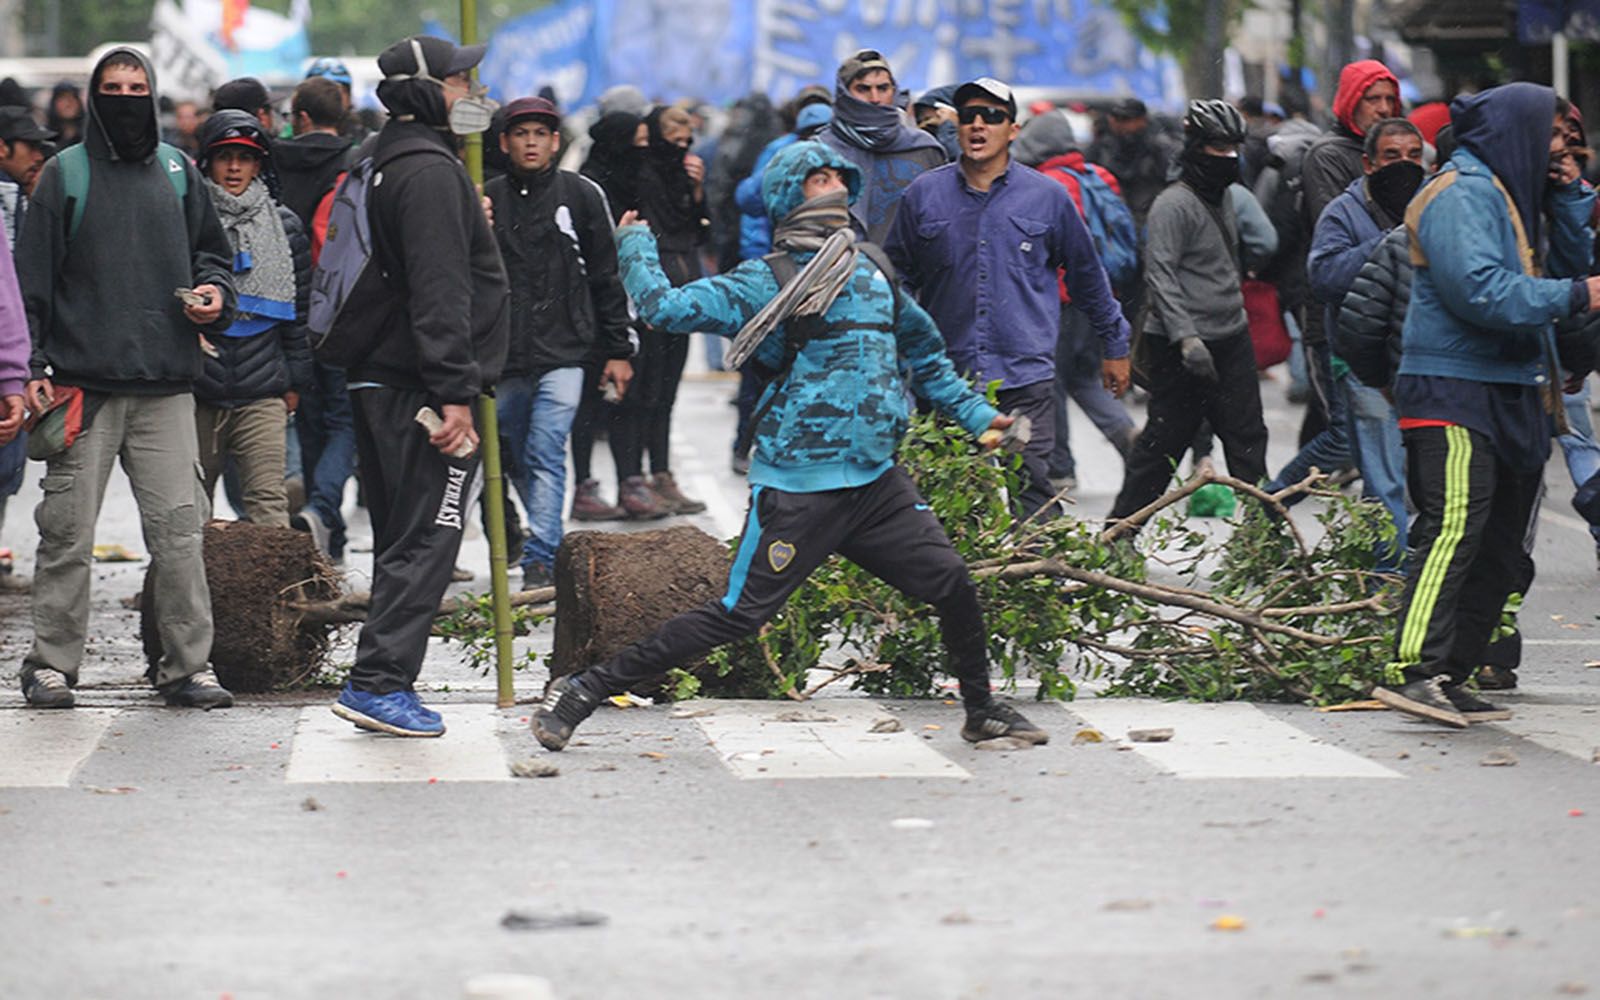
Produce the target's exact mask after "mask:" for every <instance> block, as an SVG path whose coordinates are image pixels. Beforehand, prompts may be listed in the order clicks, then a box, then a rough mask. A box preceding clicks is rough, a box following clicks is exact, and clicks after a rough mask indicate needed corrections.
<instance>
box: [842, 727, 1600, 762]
mask: <svg viewBox="0 0 1600 1000" xmlns="http://www.w3.org/2000/svg"><path fill="white" fill-rule="evenodd" d="M905 728H906V727H905V726H902V725H901V724H900V720H899V719H879V720H878V721H877V722H874V723H873V724H872V728H871V729H868V730H867V732H869V733H898V732H901V731H903V730H904V729H905ZM1595 753H1597V754H1600V750H1596V751H1595Z"/></svg>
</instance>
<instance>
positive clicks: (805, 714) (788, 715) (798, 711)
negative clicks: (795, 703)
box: [772, 708, 839, 722]
mask: <svg viewBox="0 0 1600 1000" xmlns="http://www.w3.org/2000/svg"><path fill="white" fill-rule="evenodd" d="M772 721H773V722H838V721H839V720H838V719H835V718H834V717H833V716H831V715H827V714H825V713H823V712H817V711H813V710H810V709H804V708H791V709H789V710H788V711H787V712H779V713H778V714H777V715H774V716H773V717H772Z"/></svg>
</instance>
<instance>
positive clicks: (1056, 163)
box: [1034, 150, 1122, 302]
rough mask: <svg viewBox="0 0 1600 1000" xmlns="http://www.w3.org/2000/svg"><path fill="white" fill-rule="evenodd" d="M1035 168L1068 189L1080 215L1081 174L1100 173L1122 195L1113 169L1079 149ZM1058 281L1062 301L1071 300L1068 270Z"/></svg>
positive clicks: (1110, 186) (1081, 196)
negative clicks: (1089, 159)
mask: <svg viewBox="0 0 1600 1000" xmlns="http://www.w3.org/2000/svg"><path fill="white" fill-rule="evenodd" d="M1034 169H1035V170H1037V171H1039V172H1040V173H1041V174H1044V175H1045V176H1046V177H1048V178H1050V179H1051V180H1053V181H1056V182H1058V183H1059V184H1060V185H1061V186H1062V187H1064V188H1066V189H1067V193H1068V194H1070V195H1072V203H1073V204H1074V205H1076V206H1078V214H1079V215H1082V214H1083V187H1082V186H1081V182H1080V181H1079V180H1078V175H1079V174H1086V173H1088V172H1089V171H1090V170H1093V171H1094V172H1095V173H1097V174H1099V175H1100V179H1101V180H1103V181H1105V182H1106V186H1108V187H1109V188H1111V190H1113V191H1115V192H1116V193H1117V197H1118V198H1120V197H1122V185H1121V184H1119V183H1117V178H1116V177H1115V176H1114V175H1113V174H1112V173H1111V171H1109V170H1107V169H1106V168H1105V167H1102V166H1101V165H1100V164H1098V163H1090V162H1089V161H1088V160H1085V159H1084V158H1083V154H1082V153H1080V152H1078V151H1077V150H1073V151H1072V152H1070V153H1062V154H1061V155H1060V156H1052V157H1050V159H1048V160H1046V161H1044V162H1043V163H1041V164H1039V165H1038V166H1037V167H1035V168H1034ZM1086 221H1087V220H1086ZM1057 281H1058V283H1059V284H1060V286H1061V301H1062V302H1071V301H1072V297H1071V296H1069V295H1068V294H1067V272H1066V271H1064V270H1063V271H1062V272H1061V273H1060V274H1059V275H1058V276H1057Z"/></svg>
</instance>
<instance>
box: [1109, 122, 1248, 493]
mask: <svg viewBox="0 0 1600 1000" xmlns="http://www.w3.org/2000/svg"><path fill="white" fill-rule="evenodd" d="M1183 128H1184V147H1183V153H1182V154H1181V155H1180V156H1179V159H1178V163H1179V165H1180V167H1181V170H1182V172H1181V175H1180V178H1179V180H1178V181H1176V182H1175V183H1173V184H1172V185H1170V186H1168V188H1167V189H1166V190H1165V191H1163V192H1161V194H1160V195H1158V196H1157V197H1156V200H1155V203H1154V204H1153V205H1151V206H1150V215H1149V218H1148V220H1147V226H1148V230H1147V234H1146V240H1145V292H1146V297H1147V299H1148V313H1147V315H1146V317H1145V324H1144V338H1145V343H1144V349H1143V350H1142V351H1141V352H1139V354H1138V355H1136V361H1135V363H1136V364H1137V365H1139V366H1140V367H1142V368H1143V374H1144V376H1145V377H1146V379H1147V380H1148V383H1149V389H1150V408H1149V419H1148V421H1147V422H1146V424H1145V429H1144V432H1143V433H1141V434H1140V435H1139V441H1138V443H1137V444H1136V445H1135V446H1134V449H1133V452H1132V454H1130V455H1129V456H1128V465H1127V471H1126V473H1125V475H1124V478H1123V481H1122V492H1121V493H1119V494H1118V495H1117V502H1116V504H1115V505H1114V506H1113V507H1112V509H1111V516H1112V517H1113V518H1121V517H1127V516H1128V515H1129V514H1132V513H1133V512H1134V511H1137V510H1138V509H1139V508H1141V507H1143V506H1145V505H1146V504H1148V503H1149V502H1150V501H1152V500H1154V499H1155V498H1156V497H1158V496H1160V495H1161V492H1162V489H1163V487H1164V486H1165V485H1166V483H1167V481H1168V480H1169V479H1170V478H1171V476H1172V470H1173V467H1174V466H1175V464H1176V463H1177V461H1178V460H1179V459H1180V458H1182V457H1183V453H1184V451H1185V450H1186V449H1187V448H1188V447H1189V445H1190V444H1191V443H1192V442H1193V440H1194V437H1195V431H1196V429H1197V427H1198V426H1199V423H1200V421H1201V420H1202V419H1206V420H1209V421H1210V422H1211V427H1212V430H1213V431H1214V433H1215V434H1216V435H1217V437H1219V438H1221V439H1222V447H1223V452H1224V454H1225V455H1226V456H1227V460H1228V472H1229V473H1231V474H1232V475H1234V476H1236V477H1237V478H1239V479H1243V480H1245V481H1246V482H1257V481H1259V480H1260V479H1261V478H1262V477H1264V476H1265V475H1266V471H1267V470H1266V451H1267V427H1266V424H1265V423H1264V422H1263V421H1262V416H1261V392H1260V389H1259V388H1258V386H1257V382H1256V363H1255V350H1254V348H1253V347H1252V346H1251V343H1250V332H1249V326H1248V323H1247V322H1246V320H1245V312H1244V295H1243V293H1242V292H1241V291H1240V272H1241V262H1240V260H1239V238H1238V219H1237V217H1236V215H1235V212H1234V209H1233V202H1232V200H1231V198H1230V196H1229V194H1228V189H1229V187H1230V186H1231V185H1232V184H1233V183H1234V182H1236V181H1237V180H1238V179H1239V145H1240V143H1242V142H1243V141H1244V137H1245V124H1244V116H1243V115H1241V114H1240V113H1239V111H1238V109H1236V108H1234V107H1233V106H1232V105H1231V104H1228V103H1227V102H1226V101H1218V100H1209V101H1191V102H1189V109H1188V112H1187V113H1186V114H1185V115H1184V119H1183Z"/></svg>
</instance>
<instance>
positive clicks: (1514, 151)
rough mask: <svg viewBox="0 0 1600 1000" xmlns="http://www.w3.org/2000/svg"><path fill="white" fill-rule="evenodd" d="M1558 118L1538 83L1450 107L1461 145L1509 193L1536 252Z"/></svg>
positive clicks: (1495, 90)
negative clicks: (1552, 135) (1552, 128)
mask: <svg viewBox="0 0 1600 1000" xmlns="http://www.w3.org/2000/svg"><path fill="white" fill-rule="evenodd" d="M1555 117H1556V92H1555V91H1553V90H1551V89H1550V88H1549V87H1541V86H1539V85H1538V84H1536V83H1508V84H1506V85H1505V86H1503V87H1491V88H1490V89H1488V90H1485V91H1481V92H1480V93H1476V94H1465V95H1462V96H1461V97H1458V98H1456V99H1455V100H1454V101H1452V102H1451V104H1450V124H1451V125H1452V126H1454V132H1455V138H1456V143H1457V145H1458V146H1460V147H1461V148H1462V149H1465V150H1467V151H1468V152H1470V153H1471V154H1472V155H1473V156H1475V157H1477V158H1478V159H1479V160H1482V161H1483V163H1484V164H1485V165H1486V166H1487V167H1488V168H1489V169H1490V170H1492V171H1494V175H1495V176H1496V177H1498V178H1499V179H1500V183H1501V184H1504V185H1505V186H1506V190H1507V191H1510V192H1511V200H1512V201H1514V202H1516V204H1517V213H1518V214H1519V215H1521V216H1522V228H1523V229H1525V230H1527V233H1528V241H1529V242H1530V243H1531V244H1532V245H1533V246H1535V247H1537V246H1538V245H1539V222H1540V209H1541V207H1542V205H1543V203H1544V189H1545V183H1546V179H1545V175H1546V171H1547V170H1548V169H1549V166H1550V125H1551V123H1552V122H1553V121H1554V120H1555Z"/></svg>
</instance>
